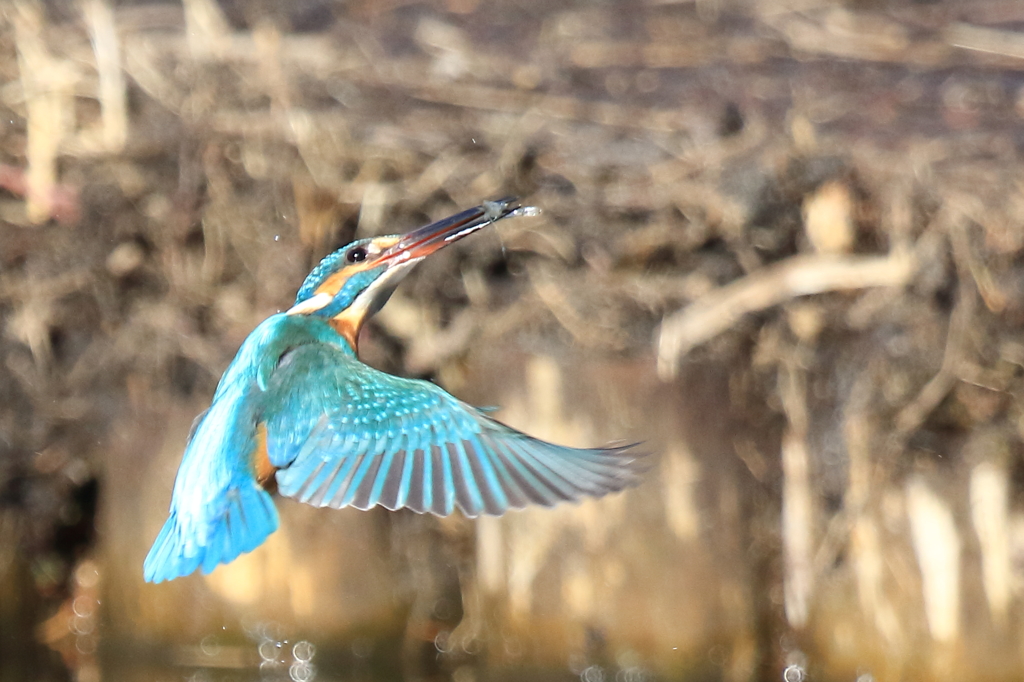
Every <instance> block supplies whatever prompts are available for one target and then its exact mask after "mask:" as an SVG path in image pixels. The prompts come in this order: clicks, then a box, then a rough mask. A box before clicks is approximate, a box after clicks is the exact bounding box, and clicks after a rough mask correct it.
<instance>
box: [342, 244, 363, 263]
mask: <svg viewBox="0 0 1024 682" xmlns="http://www.w3.org/2000/svg"><path fill="white" fill-rule="evenodd" d="M345 260H346V261H348V262H349V263H361V262H363V261H364V260H366V249H364V248H363V247H361V246H357V247H356V248H354V249H352V250H350V251H349V252H348V253H346V254H345Z"/></svg>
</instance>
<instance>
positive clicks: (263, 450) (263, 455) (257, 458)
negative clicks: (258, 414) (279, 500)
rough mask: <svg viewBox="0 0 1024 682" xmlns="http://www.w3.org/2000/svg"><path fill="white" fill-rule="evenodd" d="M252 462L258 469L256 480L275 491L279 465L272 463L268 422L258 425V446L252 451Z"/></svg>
mask: <svg viewBox="0 0 1024 682" xmlns="http://www.w3.org/2000/svg"><path fill="white" fill-rule="evenodd" d="M252 464H253V468H254V469H255V470H256V480H257V481H259V482H260V485H262V486H263V487H264V488H266V489H267V490H270V491H273V490H274V489H275V488H276V487H277V479H275V478H274V472H276V471H277V467H275V466H274V465H273V464H271V463H270V453H269V452H267V425H266V424H260V425H258V426H257V427H256V447H255V448H254V449H253V451H252Z"/></svg>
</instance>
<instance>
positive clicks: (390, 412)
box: [143, 198, 638, 583]
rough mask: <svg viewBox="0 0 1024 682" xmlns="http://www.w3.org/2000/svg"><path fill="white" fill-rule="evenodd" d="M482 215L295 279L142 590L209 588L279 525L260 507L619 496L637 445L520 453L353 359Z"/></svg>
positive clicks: (377, 246)
mask: <svg viewBox="0 0 1024 682" xmlns="http://www.w3.org/2000/svg"><path fill="white" fill-rule="evenodd" d="M533 212H535V211H534V209H532V208H531V207H521V206H519V205H518V203H517V202H516V200H515V199H514V198H507V199H502V200H499V201H493V202H483V203H482V204H481V205H480V206H477V207H475V208H471V209H469V210H466V211H463V212H461V213H458V214H456V215H453V216H451V217H449V218H446V219H444V220H440V221H438V222H435V223H432V224H429V225H426V226H424V227H421V228H419V229H416V230H413V231H412V232H409V233H408V234H405V235H390V236H384V237H373V238H369V239H358V240H356V241H353V242H352V243H350V244H348V245H347V246H345V247H343V248H341V249H339V250H337V251H335V252H334V253H331V254H330V255H328V256H327V257H326V258H324V259H323V260H322V261H321V262H320V264H319V265H317V266H316V268H315V269H314V270H313V271H312V272H311V273H310V274H309V275H308V276H307V277H306V279H305V281H304V282H303V283H302V286H301V287H300V288H299V291H298V294H297V295H296V297H295V304H294V305H293V306H292V307H291V308H290V309H289V310H287V311H286V312H283V313H278V314H276V315H271V316H270V317H268V318H267V319H266V320H264V321H263V322H262V323H260V324H259V325H258V326H257V327H256V329H254V330H253V332H252V333H251V334H249V336H248V337H247V338H246V339H245V341H244V342H243V343H242V345H241V347H240V348H239V350H238V353H237V355H236V356H235V358H234V360H233V361H232V362H231V364H230V365H229V366H228V368H227V370H225V372H224V375H223V376H222V377H221V380H220V382H219V384H218V385H217V389H216V391H215V393H214V396H213V401H212V402H211V404H210V407H209V408H207V409H206V410H205V411H204V412H203V413H202V414H200V415H199V416H198V417H197V418H196V420H195V422H194V424H193V426H192V431H191V433H190V434H189V437H188V440H187V443H186V445H185V453H184V455H183V457H182V461H181V465H180V468H179V469H178V474H177V477H176V479H175V481H174V489H173V492H172V495H171V505H170V513H169V516H168V519H167V521H166V523H165V524H164V526H163V528H162V530H161V531H160V533H159V535H158V536H157V538H156V541H155V542H154V543H153V547H152V549H150V551H149V555H148V556H147V557H146V560H145V563H144V565H143V574H144V577H145V579H146V581H147V582H154V583H159V582H162V581H165V580H173V579H174V578H178V577H180V576H185V575H189V574H190V573H193V572H194V571H196V570H197V569H201V570H202V572H203V573H209V572H210V571H212V570H213V569H214V568H216V567H217V566H218V565H219V564H226V563H229V562H231V561H233V560H234V559H235V558H236V557H238V556H239V555H240V554H243V553H245V552H250V551H252V550H253V549H255V548H256V547H258V546H259V545H260V544H262V543H263V541H264V540H266V538H267V536H269V535H270V534H271V533H273V532H274V531H275V530H276V529H277V526H278V515H277V509H276V507H275V505H274V501H273V499H272V498H271V492H272V491H274V490H275V489H276V491H277V493H279V494H280V495H283V496H284V497H289V498H293V499H296V500H298V501H300V502H304V503H306V504H310V505H313V506H317V507H332V508H335V509H340V508H342V507H355V508H356V509H369V508H371V507H376V506H380V507H384V508H386V509H390V510H397V509H403V508H404V509H411V510H412V511H414V512H418V513H430V514H434V515H437V516H446V515H449V514H452V513H453V512H454V510H455V509H456V508H458V509H459V510H461V512H462V513H463V514H465V515H466V516H468V517H476V516H479V515H481V514H489V515H499V514H502V513H504V512H506V511H507V510H509V509H521V508H523V507H525V506H527V505H529V504H537V505H541V506H545V507H550V506H553V505H555V504H556V503H558V502H562V501H578V500H579V499H580V498H581V497H582V496H586V495H589V496H595V497H599V496H602V495H604V494H606V493H610V492H614V491H619V490H622V489H623V488H625V487H627V486H629V485H632V484H633V483H635V482H636V480H637V478H638V468H637V467H636V465H635V463H636V462H637V461H638V457H636V456H635V455H634V454H633V453H634V452H635V450H634V449H633V448H634V446H632V445H627V446H621V447H607V448H594V449H581V448H570V447H563V446H560V445H555V444H553V443H548V442H545V441H542V440H538V439H536V438H532V437H530V436H528V435H526V434H524V433H521V432H519V431H517V430H515V429H513V428H511V427H509V426H506V425H504V424H502V423H500V422H499V421H497V420H495V419H493V418H492V417H490V416H489V414H488V411H486V410H481V409H477V408H475V407H472V406H470V405H468V404H466V403H464V402H462V401H461V400H459V399H457V398H455V397H454V396H452V395H451V394H449V393H448V392H446V391H445V390H443V389H442V388H440V387H439V386H437V385H435V384H433V383H431V382H429V381H424V380H420V379H408V378H402V377H396V376H392V375H390V374H386V373H384V372H381V371H379V370H376V369H374V368H372V367H370V366H368V365H366V364H363V363H362V362H361V361H360V360H359V358H358V356H357V353H356V351H357V346H358V339H359V330H360V328H361V327H362V325H363V323H364V322H365V321H366V320H367V319H368V318H369V317H370V316H371V315H373V314H374V313H375V312H377V311H378V310H380V308H381V307H382V306H383V305H384V303H386V302H387V300H388V298H389V297H390V296H391V294H392V293H393V292H394V290H395V288H396V287H397V285H398V283H399V282H400V281H401V279H402V278H403V277H405V275H406V274H408V273H409V271H410V270H411V269H412V267H413V266H414V265H415V264H416V263H418V262H420V261H421V260H423V259H424V258H426V257H427V256H429V255H430V254H432V253H434V252H436V251H437V250H439V249H441V248H443V247H445V246H447V245H449V244H452V243H454V242H456V241H458V240H460V239H462V238H464V237H466V236H468V235H470V234H472V233H474V232H477V231H478V230H480V229H482V228H484V227H486V226H488V225H491V224H493V223H495V222H497V221H498V220H501V219H504V218H507V217H511V216H518V215H523V214H530V213H533Z"/></svg>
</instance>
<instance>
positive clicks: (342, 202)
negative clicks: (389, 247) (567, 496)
mask: <svg viewBox="0 0 1024 682" xmlns="http://www.w3.org/2000/svg"><path fill="white" fill-rule="evenodd" d="M0 114H2V115H0V678H3V679H4V680H8V679H10V680H21V679H25V680H28V679H31V680H67V679H73V680H77V681H79V682H99V681H101V680H183V679H188V680H196V681H200V680H222V679H223V680H248V679H267V678H269V679H291V680H294V681H295V682H310V681H311V680H313V679H320V680H335V679H337V680H368V681H370V680H393V679H408V680H448V679H452V680H455V681H456V682H477V681H481V682H482V681H484V680H510V681H511V680H515V681H518V680H548V679H550V680H572V679H576V678H578V679H580V680H582V681H583V682H612V680H615V682H642V681H645V680H681V681H684V682H692V681H701V682H703V681H708V682H711V681H719V680H721V681H723V682H740V681H745V680H751V681H769V680H772V681H780V680H783V681H785V682H801V681H802V680H805V679H807V680H821V681H831V680H837V681H838V680H847V681H850V682H853V681H857V682H873V681H877V682H883V681H889V680H907V681H935V682H942V681H946V680H957V681H958V682H961V681H966V682H970V681H973V680H1019V679H1022V677H1024V655H1022V653H1024V624H1022V622H1021V621H1022V618H1021V616H1022V603H1021V591H1022V589H1024V459H1022V454H1024V448H1022V439H1024V410H1022V400H1024V393H1022V391H1024V338H1022V335H1021V330H1022V327H1024V257H1022V256H1024V174H1022V172H1021V169H1020V167H1019V166H1018V158H1019V156H1020V153H1021V144H1022V142H1024V135H1022V126H1021V124H1022V117H1024V4H1022V3H1020V2H1018V1H1017V0H973V1H961V0H847V1H845V2H842V1H840V0H603V1H597V0H595V1H591V2H586V1H583V0H554V1H551V0H438V1H435V2H418V1H415V0H351V1H349V2H343V1H341V0H297V1H295V2H290V3H283V2H282V3H278V2H271V1H270V0H225V1H223V2H219V3H218V2H217V1H216V0H183V1H181V2H172V1H167V2H164V1H161V0H147V1H144V2H143V1H140V2H129V1H124V2H114V0H79V1H77V2H59V1H57V0H52V1H51V2H36V1H33V0H9V1H8V2H6V3H4V4H3V5H2V6H0ZM510 193H511V194H517V195H519V196H520V197H522V198H523V200H524V203H528V204H531V205H535V206H539V207H541V208H542V209H543V214H542V215H541V216H540V217H536V218H522V219H517V220H510V221H504V222H502V223H500V224H499V225H498V226H496V227H495V228H493V229H490V230H488V231H486V232H484V233H481V234H479V235H477V236H474V237H473V238H472V239H469V240H466V241H463V242H460V244H459V245H458V246H456V247H453V248H450V249H446V250H445V251H443V252H441V253H439V254H438V255H437V256H436V257H433V258H431V259H430V260H428V261H427V262H425V263H423V264H422V265H421V266H420V267H419V268H418V270H417V271H415V272H414V273H413V274H412V275H411V276H410V278H409V279H408V280H407V282H406V283H405V284H403V286H402V287H401V288H400V289H399V290H398V292H397V294H396V295H395V297H394V298H393V300H392V301H391V303H389V305H388V306H387V307H386V308H385V309H384V310H383V311H382V312H381V313H380V314H379V315H378V316H377V317H376V318H375V319H374V320H373V321H372V322H371V323H370V325H369V326H368V329H366V330H365V331H364V337H363V340H362V344H361V350H362V353H363V357H364V359H365V360H367V361H368V362H369V363H371V364H372V365H374V366H376V367H378V368H380V369H384V370H386V371H389V372H393V373H397V374H402V375H406V376H415V377H421V378H429V379H431V380H433V381H436V382H437V383H439V384H441V385H442V386H444V387H445V388H447V389H448V390H450V391H452V392H453V393H454V394H455V395H457V396H459V397H460V398H462V399H465V400H467V401H469V402H472V403H474V404H477V405H495V406H500V408H501V409H500V411H499V412H497V416H498V417H499V418H500V419H502V420H503V421H506V422H508V423H509V424H511V425H513V426H516V427H518V428H520V429H523V430H526V431H528V432H529V433H531V434H534V435H536V436H540V437H543V438H546V439H550V440H554V441H557V442H560V443H564V444H570V445H577V446H596V445H602V444H605V443H608V442H612V441H616V440H642V441H644V442H645V443H646V445H645V447H646V448H647V449H648V450H649V451H650V452H651V453H652V455H651V458H650V461H651V464H652V467H651V470H650V471H649V473H648V474H647V475H646V477H645V480H644V482H643V484H642V485H641V486H639V487H638V488H636V489H633V490H629V491H627V492H625V493H623V494H620V495H616V496H613V497H610V498H608V499H604V500H600V501H587V502H585V503H583V504H581V505H579V506H576V507H573V506H568V507H559V508H557V509H554V510H534V509H531V510H527V511H523V512H519V513H512V514H509V515H508V516H507V517H504V518H501V519H494V518H485V519H480V520H477V521H469V520H466V519H464V518H461V517H458V516H456V517H453V518H449V519H436V518H432V517H420V516H417V515H415V514H411V513H388V512H386V511H383V510H374V511H371V512H358V511H354V510H342V511H333V510H321V509H313V508H307V507H304V506H302V505H299V504H297V503H294V502H292V501H290V500H281V501H279V509H280V512H281V516H282V527H281V529H280V531H279V532H277V533H276V534H275V535H273V536H272V537H271V539H270V541H269V542H267V543H266V544H265V545H264V546H263V547H261V548H259V549H257V550H256V551H255V552H253V553H252V554H250V555H247V556H245V557H243V558H241V559H239V560H238V561H236V562H234V563H233V564H231V565H229V566H226V567H221V568H219V569H217V570H216V571H215V572H214V573H212V574H211V575H209V576H205V577H204V576H191V577H188V578H184V579H180V580H175V581H173V582H172V583H169V584H161V585H156V586H154V585H148V584H144V583H143V582H142V570H141V567H142V560H143V557H144V556H145V554H146V552H147V550H148V548H149V546H150V544H151V543H152V541H153V539H154V537H155V536H156V533H157V531H158V530H159V528H160V526H161V525H162V523H163V520H164V518H165V515H166V510H167V504H168V502H169V499H170V491H171V485H172V481H173V479H174V474H175V471H176V469H177V465H178V462H179V460H180V456H181V451H182V448H183V444H184V441H185V437H186V434H187V432H188V429H189V425H190V424H191V421H192V419H193V417H194V416H195V415H196V414H198V413H199V412H200V411H201V410H202V409H203V408H204V407H205V406H206V405H207V404H208V403H209V400H210V397H211V395H212V393H213V389H214V386H215V385H216V382H217V380H218V378H219V377H220V374H221V372H222V371H223V370H224V368H225V367H226V366H227V364H228V362H229V361H230V360H231V358H232V357H233V355H234V352H235V350H236V349H237V347H238V345H239V344H240V343H241V341H242V339H244V338H245V336H246V335H247V334H248V332H249V331H250V330H251V329H252V328H253V327H254V326H255V325H256V324H257V323H258V322H259V321H260V320H262V319H263V318H264V317H266V316H267V315H269V314H272V313H274V312H276V311H278V310H281V309H284V308H287V307H288V306H289V305H290V303H291V302H292V300H293V298H294V295H295V291H296V289H297V288H298V285H299V284H300V282H301V280H302V278H303V277H304V276H305V274H306V273H307V272H308V270H309V269H310V268H311V267H312V266H313V265H314V264H315V263H316V262H317V261H318V259H319V258H320V257H322V256H323V255H325V254H326V253H328V252H329V251H331V250H333V249H335V248H337V247H339V246H341V245H343V244H344V243H346V242H348V241H349V240H350V239H352V238H353V237H363V236H370V235H376V234H386V233H393V232H401V231H405V230H408V229H411V228H413V227H416V226H418V225H420V224H423V223H425V222H427V221H429V220H431V219H437V218H441V217H444V216H446V215H449V214H451V213H454V212H456V211H458V210H460V209H462V208H466V207H469V206H473V205H476V204H478V203H479V202H480V200H482V199H487V198H495V197H498V196H502V195H505V194H510Z"/></svg>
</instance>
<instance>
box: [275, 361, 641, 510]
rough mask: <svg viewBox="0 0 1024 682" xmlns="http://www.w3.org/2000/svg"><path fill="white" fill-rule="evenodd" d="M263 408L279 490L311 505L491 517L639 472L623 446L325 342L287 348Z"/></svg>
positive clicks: (615, 483)
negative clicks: (535, 427) (556, 440)
mask: <svg viewBox="0 0 1024 682" xmlns="http://www.w3.org/2000/svg"><path fill="white" fill-rule="evenodd" d="M264 404H265V405H267V406H268V408H266V409H265V410H264V412H263V414H262V420H263V421H264V423H265V424H266V426H267V433H268V439H267V449H268V454H269V457H270V461H271V463H272V464H273V465H274V466H276V467H277V468H278V472H277V481H278V489H279V490H280V492H281V494H282V495H285V496H288V497H294V498H295V499H297V500H299V501H301V502H305V503H308V504H313V505H317V506H330V507H335V508H340V507H347V506H352V507H356V508H359V509H367V508H370V507H374V506H383V507H386V508H388V509H401V508H407V509H411V510H413V511H416V512H420V513H427V512H429V513H431V514H436V515H440V516H444V515H448V514H451V513H452V512H453V511H454V509H455V508H456V507H458V508H459V509H460V510H462V512H463V513H465V514H466V515H467V516H478V515H480V514H491V515H497V514H502V513H504V512H505V511H507V510H508V509H519V508H522V507H525V506H526V505H528V504H531V503H533V504H540V505H543V506H552V505H554V504H557V503H558V502H563V501H577V500H579V499H580V498H581V497H583V496H601V495H604V494H607V493H609V492H614V491H618V490H622V489H623V488H625V487H627V486H629V485H631V484H633V483H635V482H636V481H637V478H638V474H639V471H638V468H637V466H636V464H635V462H636V456H635V455H634V453H633V451H632V450H631V449H630V448H629V447H625V448H596V449H578V448H568V447H562V446H559V445H554V444H552V443H546V442H544V441H541V440H538V439H535V438H531V437H529V436H527V435H525V434H523V433H520V432H519V431H516V430H514V429H512V428H510V427H508V426H505V425H504V424H501V423H500V422H497V421H495V420H493V419H491V418H490V417H489V416H488V415H487V414H486V413H485V412H484V411H481V410H477V409H475V408H473V407H470V406H469V405H466V404H465V403H462V402H461V401H459V400H457V399H456V398H454V397H452V396H451V395H449V394H448V393H446V392H445V391H444V390H442V389H441V388H439V387H437V386H435V385H434V384H431V383H429V382H425V381H419V380H415V379H402V378H398V377H393V376H391V375H388V374H384V373H382V372H379V371H377V370H374V369H372V368H370V367H368V366H366V365H363V364H362V363H360V362H359V361H358V360H356V359H355V358H353V357H352V356H351V355H350V354H349V353H347V352H343V351H341V350H339V349H335V348H334V347H332V346H330V345H328V344H323V343H316V344H307V345H305V346H301V347H299V348H296V349H293V350H291V351H290V352H289V355H288V362H287V363H282V365H281V366H280V367H278V369H277V370H276V371H275V372H274V374H273V375H272V376H271V378H270V381H269V383H268V394H267V400H266V401H265V403H264Z"/></svg>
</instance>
